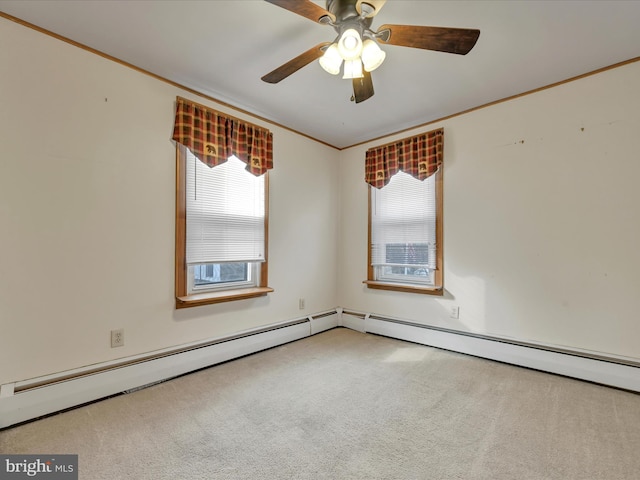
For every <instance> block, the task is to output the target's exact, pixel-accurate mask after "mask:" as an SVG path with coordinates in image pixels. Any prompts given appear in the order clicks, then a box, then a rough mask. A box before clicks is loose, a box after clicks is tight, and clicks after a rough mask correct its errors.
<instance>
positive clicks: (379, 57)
mask: <svg viewBox="0 0 640 480" xmlns="http://www.w3.org/2000/svg"><path fill="white" fill-rule="evenodd" d="M386 56H387V54H386V53H384V51H383V50H382V49H381V48H380V47H379V46H378V44H377V43H376V42H375V41H374V40H371V39H370V38H367V39H366V40H365V41H364V44H363V46H362V63H363V64H364V69H365V70H366V71H367V72H372V71H374V70H375V69H376V68H378V67H379V66H380V65H382V62H384V59H385V57H386Z"/></svg>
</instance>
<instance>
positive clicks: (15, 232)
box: [0, 19, 640, 384]
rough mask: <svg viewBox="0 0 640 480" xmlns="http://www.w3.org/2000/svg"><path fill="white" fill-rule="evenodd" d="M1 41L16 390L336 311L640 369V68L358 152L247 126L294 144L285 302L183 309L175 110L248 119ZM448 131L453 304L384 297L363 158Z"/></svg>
mask: <svg viewBox="0 0 640 480" xmlns="http://www.w3.org/2000/svg"><path fill="white" fill-rule="evenodd" d="M0 44H2V45H11V48H1V49H0V105H1V109H0V145H1V146H2V152H1V154H0V155H1V156H0V247H1V249H2V255H0V384H2V383H6V382H12V381H18V380H22V379H27V378H32V377H35V376H39V375H44V374H48V373H53V372H59V371H63V370H67V369H71V368H76V367H82V366H86V365H91V364H94V363H97V362H102V361H106V360H111V359H115V358H119V357H125V356H130V355H136V354H141V353H145V352H149V351H153V350H156V349H160V348H165V347H170V346H173V345H180V344H183V343H186V342H191V341H196V340H201V339H207V338H212V337H216V336H221V335H226V334H230V333H234V332H237V331H241V330H245V329H248V328H252V327H257V326H260V325H264V324H269V323H273V322H277V321H283V320H288V319H293V318H299V317H300V316H302V315H307V314H310V313H314V312H321V311H324V310H327V309H330V308H333V307H335V306H342V307H346V308H350V309H354V310H359V311H364V312H374V313H378V314H383V315H389V316H392V317H397V318H402V319H407V320H411V321H415V322H421V323H425V324H431V325H439V326H444V327H449V328H454V329H459V330H463V331H473V332H478V333H486V334H491V335H498V336H502V337H513V338H516V339H519V340H525V341H534V342H541V343H546V344H552V345H563V346H569V347H572V348H577V349H587V350H592V351H599V352H604V353H607V354H612V355H621V356H628V357H633V358H636V359H640V347H639V346H638V342H637V338H638V337H639V336H640V322H638V321H637V319H638V312H639V311H640V296H638V295H637V292H636V290H637V289H638V286H639V285H640V282H639V281H638V275H637V274H638V272H639V271H640V255H637V253H636V248H637V245H639V244H640V222H639V221H638V219H637V213H636V212H637V207H638V205H640V189H637V188H636V185H635V183H636V182H637V179H638V178H640V161H639V160H640V158H639V157H640V135H638V132H639V131H640V113H638V112H640V91H639V90H638V87H637V85H640V63H634V64H630V65H627V66H624V67H621V68H618V69H615V70H610V71H607V72H604V73H601V74H598V75H594V76H590V77H587V78H584V79H582V80H578V81H575V82H571V83H568V84H565V85H562V86H559V87H556V88H553V89H548V90H544V91H541V92H538V93H535V94H532V95H527V96H523V97H520V98H518V99H515V100H512V101H508V102H504V103H501V104H498V105H495V106H492V107H488V108H484V109H480V110H477V111H475V112H471V113H468V114H465V115H461V116H458V117H454V118H452V119H449V120H447V121H443V122H438V123H437V124H433V125H431V126H428V127H425V128H420V129H416V130H414V131H413V132H406V133H404V134H402V135H398V136H395V137H389V138H387V139H384V140H381V141H379V142H373V143H371V144H368V145H362V146H359V147H354V148H351V149H348V150H344V151H342V152H338V151H337V150H334V149H332V148H329V147H326V146H324V145H322V144H320V143H317V142H314V141H312V140H309V139H307V138H305V137H302V136H299V135H296V134H294V133H292V132H290V131H287V130H284V129H281V128H279V127H277V126H273V125H269V124H266V123H264V122H261V121H259V120H256V119H252V118H250V117H247V116H244V118H246V119H247V120H249V121H254V122H255V123H258V124H262V125H264V126H267V127H268V128H270V129H271V130H272V131H273V132H274V149H275V162H276V167H275V169H274V170H273V172H272V174H271V178H270V183H271V196H270V201H271V211H270V239H269V241H270V263H269V271H270V282H269V283H270V286H272V287H274V288H275V289H276V291H275V292H274V293H273V294H270V295H269V296H267V297H264V298H259V299H253V300H246V301H240V302H232V303H228V304H221V305H212V306H206V307H198V308H193V309H185V310H181V311H176V310H175V309H174V308H173V281H174V278H173V277H174V273H173V248H174V198H173V195H174V181H175V176H174V167H175V148H174V144H173V142H172V141H171V140H170V136H171V132H172V125H173V111H174V100H175V97H176V96H177V95H180V96H186V97H188V98H193V99H194V100H196V101H199V102H200V103H205V104H208V105H210V106H211V107H213V108H217V109H219V110H220V111H223V112H228V113H231V114H233V115H235V116H240V117H243V115H242V114H240V113H238V112H235V111H232V110H229V109H228V108H225V107H223V106H220V105H216V104H215V103H212V102H208V101H206V100H204V99H202V98H199V97H197V96H193V95H190V94H189V93H187V92H184V91H182V90H180V89H178V88H176V87H173V86H171V85H168V84H166V83H163V82H160V81H158V80H155V79H153V78H151V77H149V76H146V75H143V74H141V73H138V72H136V71H134V70H131V69H129V68H126V67H123V66H121V65H119V64H117V63H114V62H111V61H108V60H105V59H103V58H101V57H98V56H96V55H93V54H91V53H88V52H85V51H83V50H81V49H78V48H76V47H73V46H71V45H68V44H65V43H63V42H60V41H58V40H55V39H52V38H50V37H47V36H45V35H43V34H40V33H37V32H35V31H32V30H29V29H27V28H25V27H22V26H19V25H17V24H14V23H12V22H9V21H7V20H4V19H0ZM439 127H444V128H445V171H444V179H445V220H444V225H445V286H446V294H445V296H444V297H442V298H436V297H429V296H420V295H411V294H405V293H393V292H385V291H379V290H368V289H366V288H364V286H363V284H362V280H364V279H365V278H366V253H367V250H366V242H367V189H366V185H365V183H364V180H363V177H364V152H365V151H366V149H367V148H368V147H370V146H372V145H374V144H376V143H386V142H387V141H391V140H393V139H394V138H400V137H404V136H407V135H410V134H413V133H419V132H422V131H425V130H428V129H431V128H439ZM336 219H337V221H336ZM300 297H304V298H305V299H306V303H307V308H306V310H304V311H300V310H299V309H298V298H300ZM452 305H459V306H460V319H459V320H452V319H450V318H449V317H448V313H449V309H450V307H451V306H452ZM114 328H124V329H125V336H126V346H125V347H123V348H118V349H111V348H110V347H109V331H110V330H111V329H114Z"/></svg>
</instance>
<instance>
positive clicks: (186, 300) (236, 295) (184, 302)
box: [176, 287, 273, 308]
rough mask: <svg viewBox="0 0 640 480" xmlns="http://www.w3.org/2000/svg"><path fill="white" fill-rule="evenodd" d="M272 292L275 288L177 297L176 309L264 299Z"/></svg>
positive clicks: (242, 289) (222, 291) (224, 291)
mask: <svg viewBox="0 0 640 480" xmlns="http://www.w3.org/2000/svg"><path fill="white" fill-rule="evenodd" d="M271 292H273V288H271V287H252V288H238V289H236V290H220V291H218V292H206V293H196V294H192V295H185V296H184V297H176V308H188V307H198V306H200V305H211V304H214V303H222V302H232V301H234V300H245V299H247V298H256V297H263V296H265V295H266V294H267V293H271Z"/></svg>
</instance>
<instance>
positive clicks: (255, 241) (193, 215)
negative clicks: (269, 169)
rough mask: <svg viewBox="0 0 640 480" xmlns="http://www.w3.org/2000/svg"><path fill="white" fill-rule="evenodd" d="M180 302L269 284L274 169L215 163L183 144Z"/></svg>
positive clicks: (250, 292)
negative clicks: (261, 171)
mask: <svg viewBox="0 0 640 480" xmlns="http://www.w3.org/2000/svg"><path fill="white" fill-rule="evenodd" d="M177 148H178V158H177V168H178V172H177V182H178V185H177V197H176V226H177V228H176V298H177V300H176V307H178V308H183V307H189V306H195V305H203V304H209V303H217V302H223V301H230V300H237V299H242V298H252V297H256V296H261V295H265V294H266V293H268V292H271V291H272V289H270V288H268V287H267V286H266V285H267V261H266V260H267V211H268V173H265V174H263V175H261V176H255V175H253V174H251V173H249V172H248V171H247V170H246V166H247V165H246V164H245V163H243V162H242V161H240V160H238V159H237V158H236V157H234V156H231V157H230V158H229V160H227V161H226V162H225V163H223V164H221V165H218V166H216V167H214V168H211V167H209V166H208V165H205V164H204V163H203V162H201V161H200V160H198V159H197V158H196V157H195V156H194V155H193V154H192V153H191V152H190V151H189V150H188V149H187V148H185V147H184V146H182V145H178V147H177Z"/></svg>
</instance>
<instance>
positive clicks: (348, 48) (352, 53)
mask: <svg viewBox="0 0 640 480" xmlns="http://www.w3.org/2000/svg"><path fill="white" fill-rule="evenodd" d="M338 50H339V52H340V55H341V56H342V58H343V59H344V60H345V61H347V60H355V59H356V58H358V57H359V56H360V54H361V53H362V38H361V37H360V34H359V33H358V31H357V30H356V29H354V28H348V29H347V30H345V31H344V33H343V34H342V35H341V36H340V40H339V41H338Z"/></svg>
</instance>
